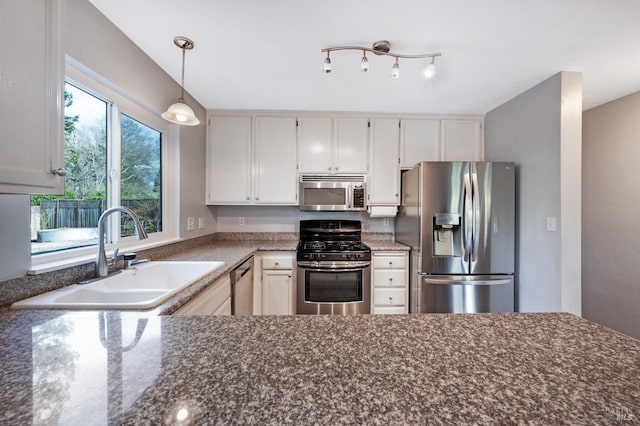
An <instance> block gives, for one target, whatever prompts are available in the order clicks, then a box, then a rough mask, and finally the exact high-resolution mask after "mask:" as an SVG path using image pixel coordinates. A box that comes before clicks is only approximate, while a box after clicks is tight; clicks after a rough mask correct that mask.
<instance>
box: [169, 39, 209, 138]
mask: <svg viewBox="0 0 640 426" xmlns="http://www.w3.org/2000/svg"><path fill="white" fill-rule="evenodd" d="M173 44H175V45H176V46H178V47H179V48H180V49H182V84H181V85H180V88H181V89H182V92H181V95H180V99H178V100H177V101H176V102H175V103H174V104H172V105H171V106H170V107H169V108H168V109H167V110H166V111H165V112H163V113H162V118H164V119H165V120H167V121H169V122H171V123H174V124H179V125H181V126H197V125H198V124H200V120H198V117H196V114H195V113H194V112H193V110H192V109H191V107H189V105H187V103H186V102H185V101H184V56H185V52H186V51H187V50H191V49H193V47H194V44H193V41H191V40H189V39H188V38H186V37H181V36H178V37H176V38H174V39H173Z"/></svg>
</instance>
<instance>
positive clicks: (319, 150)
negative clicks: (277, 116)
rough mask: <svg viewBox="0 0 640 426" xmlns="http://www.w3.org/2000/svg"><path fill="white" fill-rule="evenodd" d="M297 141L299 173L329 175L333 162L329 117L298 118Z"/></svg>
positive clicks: (330, 121)
mask: <svg viewBox="0 0 640 426" xmlns="http://www.w3.org/2000/svg"><path fill="white" fill-rule="evenodd" d="M298 141H299V143H298V150H299V151H298V152H299V155H300V162H299V165H300V172H304V173H331V171H332V170H333V163H334V161H333V157H332V155H333V149H332V148H331V145H332V144H333V137H332V120H331V118H330V117H299V118H298Z"/></svg>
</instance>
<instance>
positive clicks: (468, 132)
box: [442, 120, 484, 161]
mask: <svg viewBox="0 0 640 426" xmlns="http://www.w3.org/2000/svg"><path fill="white" fill-rule="evenodd" d="M483 158H484V148H483V144H482V121H481V120H442V160H443V161H482V159H483Z"/></svg>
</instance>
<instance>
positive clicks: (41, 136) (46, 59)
mask: <svg viewBox="0 0 640 426" xmlns="http://www.w3.org/2000/svg"><path fill="white" fill-rule="evenodd" d="M61 41H62V2H61V1H59V0H47V1H45V0H20V1H3V2H0V58H2V59H1V61H2V64H1V65H0V71H1V74H2V75H1V77H0V128H1V129H2V141H3V142H2V143H3V150H2V155H1V156H0V193H22V194H29V193H31V194H62V193H63V192H64V177H63V174H64V171H63V170H64V138H63V135H62V132H63V130H62V122H63V118H62V115H63V95H62V93H63V92H62V82H63V80H64V71H63V66H64V61H63V50H62V43H61ZM54 170H56V171H57V170H60V171H59V172H58V173H57V174H54V173H52V171H54Z"/></svg>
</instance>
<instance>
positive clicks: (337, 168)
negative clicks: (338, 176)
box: [333, 118, 369, 173]
mask: <svg viewBox="0 0 640 426" xmlns="http://www.w3.org/2000/svg"><path fill="white" fill-rule="evenodd" d="M333 128H334V132H333V133H334V135H335V142H336V143H335V148H336V149H335V152H336V156H335V163H334V170H333V171H334V172H335V173H367V171H368V167H367V166H368V164H367V163H368V158H369V156H368V153H369V149H368V147H369V144H368V141H369V120H368V119H366V118H334V120H333Z"/></svg>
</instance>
